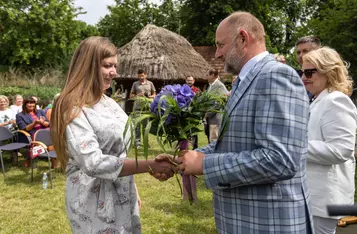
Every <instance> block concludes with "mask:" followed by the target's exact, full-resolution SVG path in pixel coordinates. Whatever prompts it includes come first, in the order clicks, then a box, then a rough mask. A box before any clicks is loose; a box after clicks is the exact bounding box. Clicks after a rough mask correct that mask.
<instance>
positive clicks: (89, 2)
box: [74, 0, 161, 25]
mask: <svg viewBox="0 0 357 234" xmlns="http://www.w3.org/2000/svg"><path fill="white" fill-rule="evenodd" d="M149 2H151V3H156V4H160V2H161V0H149ZM114 3H115V1H114V0H75V1H74V5H75V6H76V7H83V11H86V12H87V14H83V15H79V16H78V17H77V19H79V20H82V21H84V22H86V23H87V24H91V25H95V24H96V23H98V21H99V20H100V18H101V17H103V16H105V15H106V14H108V13H109V11H108V9H107V6H108V5H114Z"/></svg>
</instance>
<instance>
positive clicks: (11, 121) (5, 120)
mask: <svg viewBox="0 0 357 234" xmlns="http://www.w3.org/2000/svg"><path fill="white" fill-rule="evenodd" d="M8 107H9V99H8V98H7V97H6V96H4V95H0V127H7V128H8V129H10V130H11V131H12V130H15V127H16V120H15V115H14V113H13V112H12V111H11V109H9V108H8Z"/></svg>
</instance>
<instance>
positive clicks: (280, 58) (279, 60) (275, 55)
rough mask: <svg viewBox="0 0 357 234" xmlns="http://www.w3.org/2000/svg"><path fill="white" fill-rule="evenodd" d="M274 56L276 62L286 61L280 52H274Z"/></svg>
mask: <svg viewBox="0 0 357 234" xmlns="http://www.w3.org/2000/svg"><path fill="white" fill-rule="evenodd" d="M274 58H275V60H276V61H278V62H281V63H286V60H285V57H284V55H282V54H274Z"/></svg>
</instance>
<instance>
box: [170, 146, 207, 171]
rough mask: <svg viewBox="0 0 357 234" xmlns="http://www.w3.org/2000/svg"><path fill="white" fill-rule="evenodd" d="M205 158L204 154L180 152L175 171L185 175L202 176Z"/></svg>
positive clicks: (187, 151)
mask: <svg viewBox="0 0 357 234" xmlns="http://www.w3.org/2000/svg"><path fill="white" fill-rule="evenodd" d="M205 156H206V155H205V154H203V153H201V152H197V151H195V150H184V151H181V152H180V154H179V158H178V159H177V162H179V163H180V165H179V166H178V167H177V170H180V171H182V172H183V173H184V174H185V175H202V174H203V159H204V157H205Z"/></svg>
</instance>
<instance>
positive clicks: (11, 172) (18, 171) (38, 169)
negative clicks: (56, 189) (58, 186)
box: [3, 154, 56, 186]
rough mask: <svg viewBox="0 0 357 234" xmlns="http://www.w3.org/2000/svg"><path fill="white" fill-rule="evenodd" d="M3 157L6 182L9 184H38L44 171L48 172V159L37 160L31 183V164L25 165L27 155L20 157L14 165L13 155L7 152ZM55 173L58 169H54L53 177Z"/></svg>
mask: <svg viewBox="0 0 357 234" xmlns="http://www.w3.org/2000/svg"><path fill="white" fill-rule="evenodd" d="M23 155H24V154H23ZM3 156H4V155H3ZM3 159H4V167H5V173H6V176H5V177H4V183H5V184H7V185H9V186H12V185H19V184H24V185H27V186H32V185H36V186H37V184H38V182H40V181H41V180H42V176H43V172H47V173H48V164H47V161H43V160H36V162H35V165H36V166H35V168H34V169H33V182H32V183H31V166H30V165H29V166H28V167H25V166H24V162H25V157H18V161H17V163H16V164H15V165H12V162H11V157H10V156H9V155H8V154H5V157H3ZM55 174H56V170H52V177H53V178H54V177H55Z"/></svg>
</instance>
